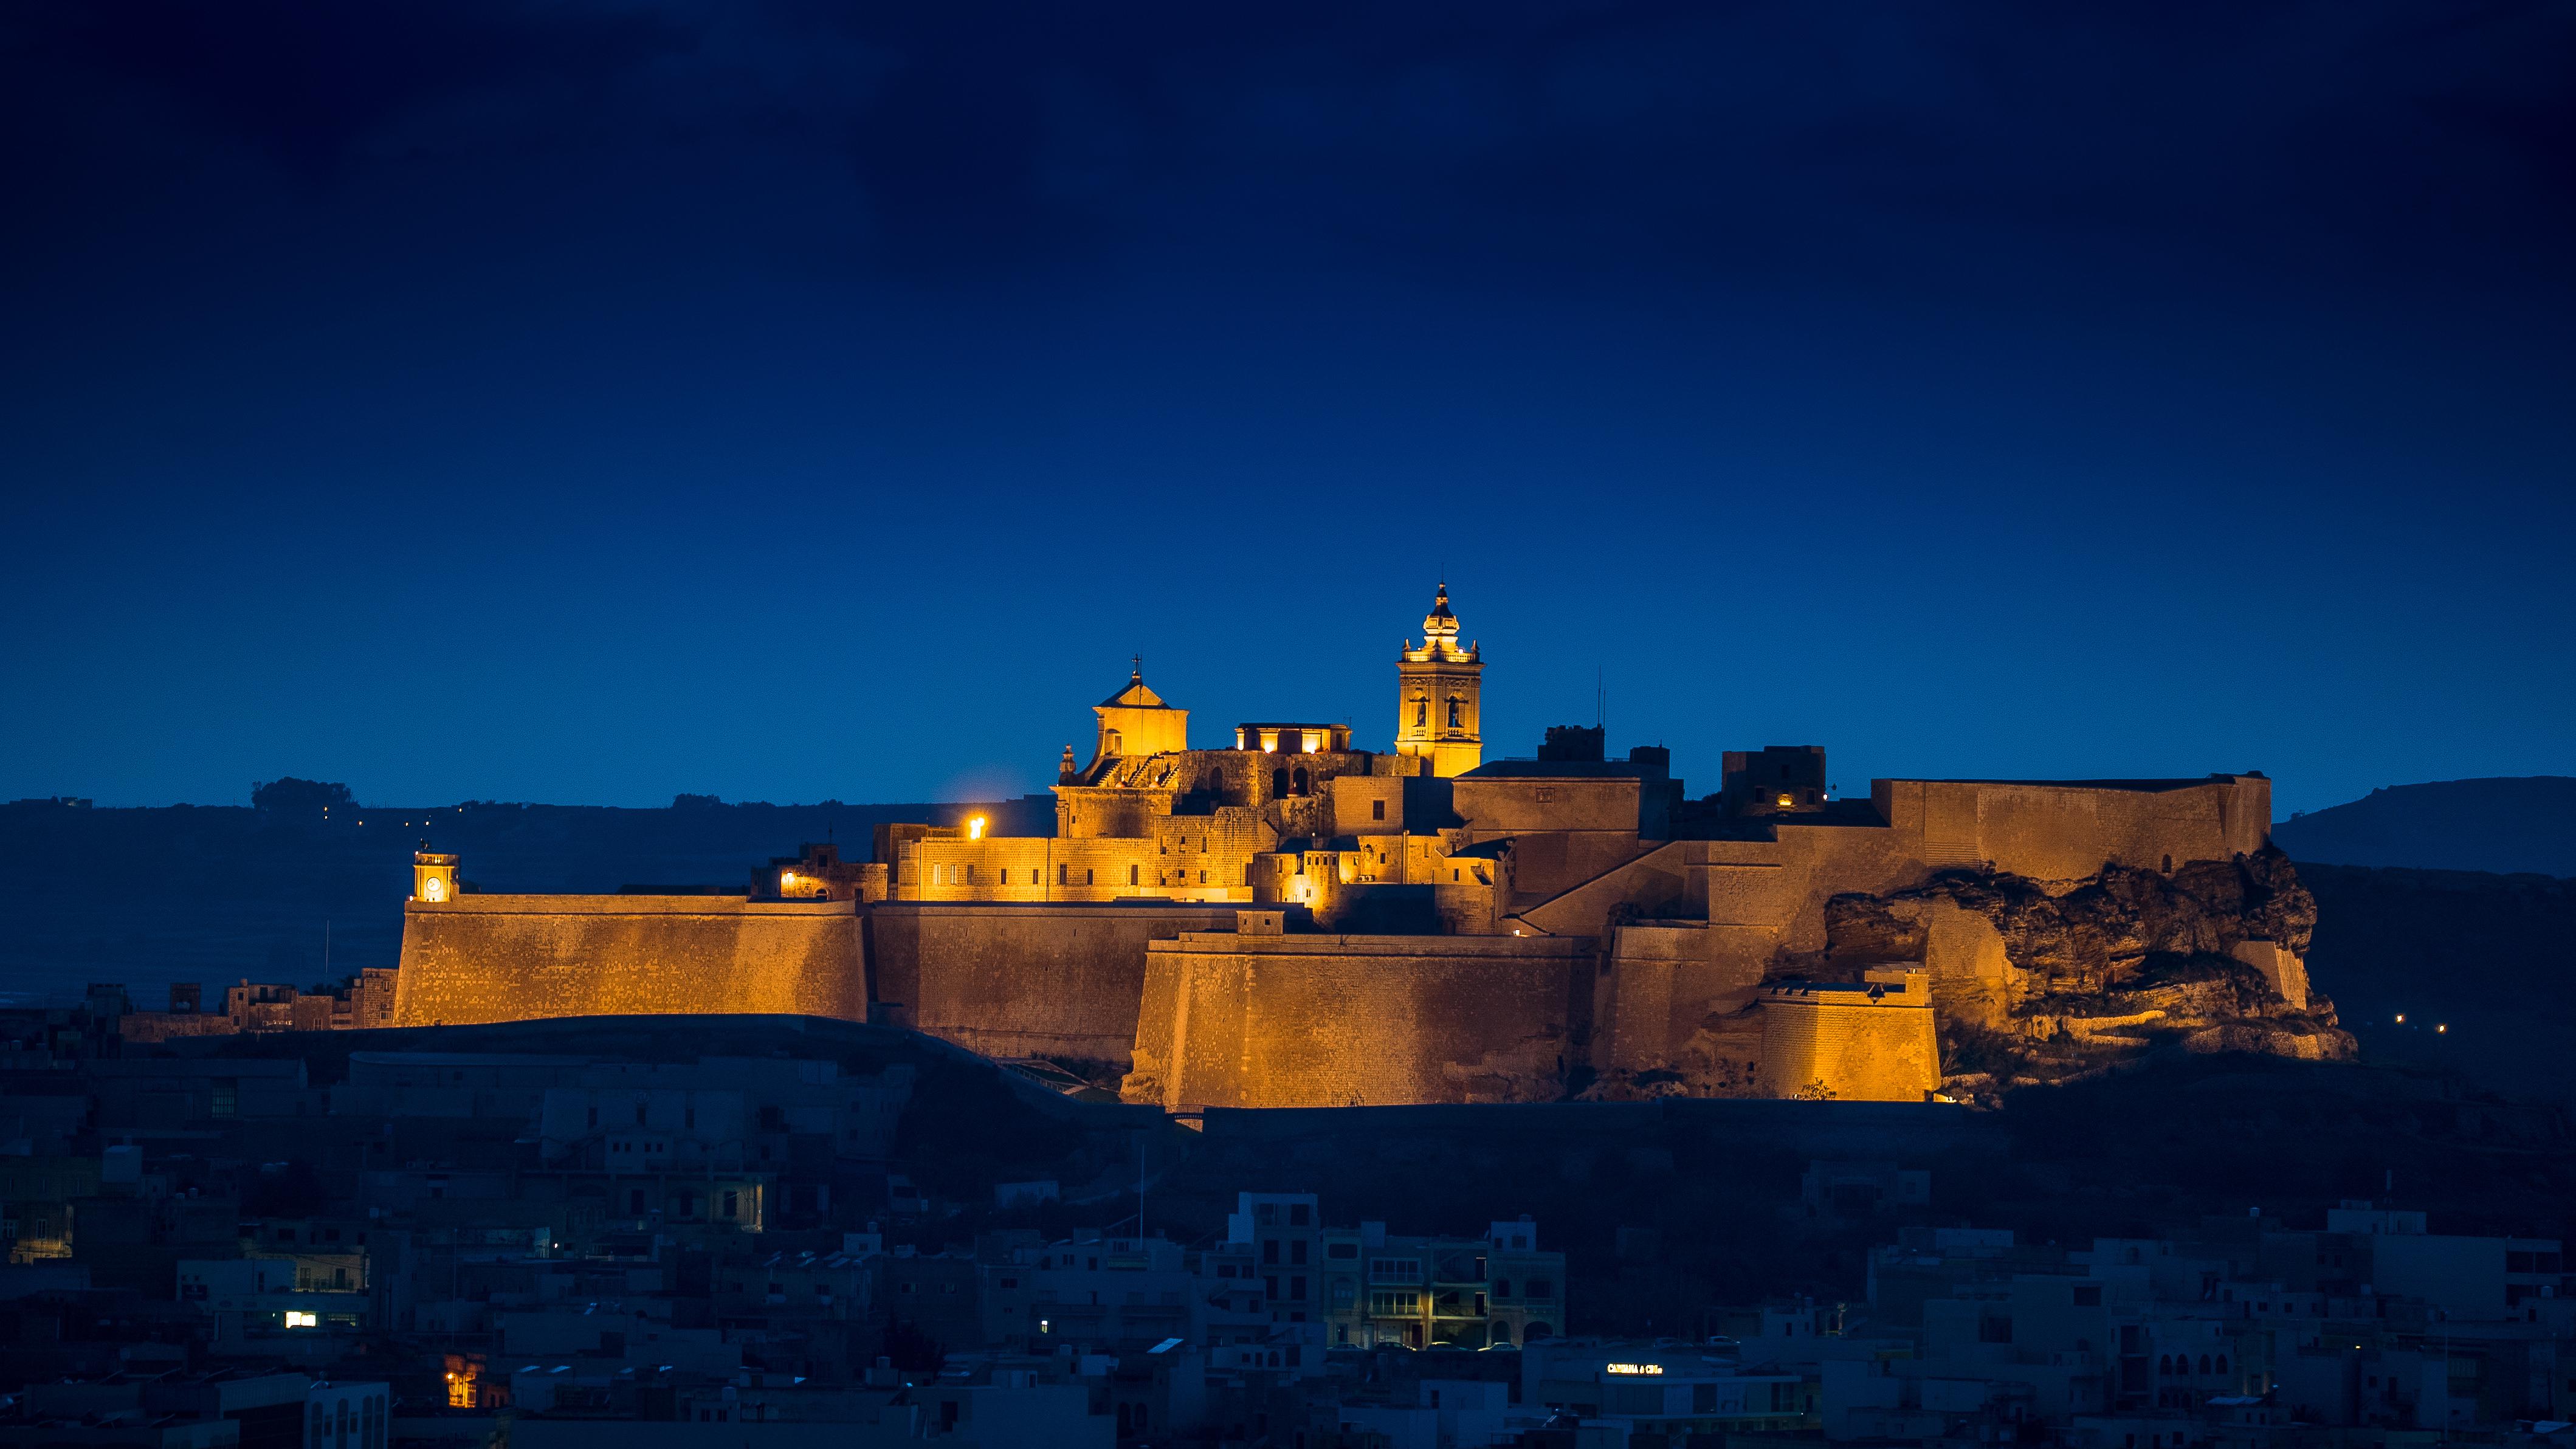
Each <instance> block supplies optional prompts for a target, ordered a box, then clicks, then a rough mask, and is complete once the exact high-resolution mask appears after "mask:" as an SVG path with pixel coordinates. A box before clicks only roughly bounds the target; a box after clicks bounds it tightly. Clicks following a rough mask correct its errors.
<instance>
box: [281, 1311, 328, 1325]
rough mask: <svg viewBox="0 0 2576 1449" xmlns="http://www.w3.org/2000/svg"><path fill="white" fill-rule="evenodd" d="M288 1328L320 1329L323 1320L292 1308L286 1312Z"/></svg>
mask: <svg viewBox="0 0 2576 1449" xmlns="http://www.w3.org/2000/svg"><path fill="white" fill-rule="evenodd" d="M286 1326H287V1327H289V1328H319V1327H321V1326H322V1320H321V1319H320V1318H319V1317H316V1316H315V1315H313V1314H310V1313H298V1312H296V1311H295V1310H294V1309H292V1308H290V1309H288V1310H286Z"/></svg>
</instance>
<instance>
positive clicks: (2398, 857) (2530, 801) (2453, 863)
mask: <svg viewBox="0 0 2576 1449" xmlns="http://www.w3.org/2000/svg"><path fill="white" fill-rule="evenodd" d="M2272 839H2273V840H2274V842H2276V843H2277V844H2279V846H2280V847H2281V848H2282V849H2283V850H2286V851H2288V852H2289V853H2290V858H2291V859H2292V860H2299V861H2318V862H2322V863H2325V864H2328V865H2369V866H2383V867H2385V866H2394V867H2400V868H2403V869H2408V870H2479V871H2491V872H2494V873H2496V874H2499V875H2513V874H2517V873H2522V872H2530V873H2534V874H2538V875H2555V876H2576V778H2570V777H2568V776H2565V775H2526V776H2522V777H2519V778H2511V779H2490V780H2441V781H2437V782H2435V783H2432V784H2428V785H2392V786H2389V787H2388V788H2386V789H2382V790H2373V791H2371V792H2370V794H2369V795H2367V796H2365V797H2364V798H2362V799H2359V800H2355V801H2353V802H2352V803H2351V804H2349V805H2337V806H2335V807H2333V808H2332V809H2328V810H2318V811H2314V812H2312V813H2310V814H2305V815H2299V816H2295V817H2293V818H2291V819H2289V820H2285V821H2282V822H2281V823H2280V824H2277V825H2275V826H2273V827H2272Z"/></svg>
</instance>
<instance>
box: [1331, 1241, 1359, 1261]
mask: <svg viewBox="0 0 2576 1449" xmlns="http://www.w3.org/2000/svg"><path fill="white" fill-rule="evenodd" d="M1359 1255H1360V1245H1359V1244H1357V1243H1326V1244H1325V1245H1324V1256H1325V1257H1327V1258H1356V1257H1358V1256H1359Z"/></svg>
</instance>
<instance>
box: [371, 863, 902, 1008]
mask: <svg viewBox="0 0 2576 1449" xmlns="http://www.w3.org/2000/svg"><path fill="white" fill-rule="evenodd" d="M866 982H867V973H866V967H865V964H864V962H863V961H862V959H861V955H860V946H859V931H858V917H857V914H856V912H855V911H854V909H853V908H852V906H851V904H850V903H849V902H847V901H751V900H745V899H743V898H741V897H738V896H643V895H637V896H518V895H460V896H457V897H455V898H454V899H451V900H443V901H423V900H414V901H412V902H410V903H409V904H408V905H406V906H405V907H404V909H403V944H402V970H401V974H400V975H399V977H398V978H397V984H396V988H395V995H394V1021H393V1024H394V1025H396V1026H436V1025H442V1024H445V1025H461V1024H465V1023H470V1022H487V1021H524V1020H530V1019H534V1018H538V1017H552V1016H619V1015H644V1014H651V1013H661V1012H705V1011H725V1012H759V1013H777V1014H793V1015H805V1016H838V1017H846V1018H849V1019H851V1020H856V1021H864V1020H866V1019H867V987H866Z"/></svg>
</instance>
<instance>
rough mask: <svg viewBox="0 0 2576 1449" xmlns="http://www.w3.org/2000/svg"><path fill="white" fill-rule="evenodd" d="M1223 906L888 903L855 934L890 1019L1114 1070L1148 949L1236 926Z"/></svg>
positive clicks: (979, 1044)
mask: <svg viewBox="0 0 2576 1449" xmlns="http://www.w3.org/2000/svg"><path fill="white" fill-rule="evenodd" d="M1234 915H1235V912H1234V910H1233V909H1232V908H1230V907H1223V906H1208V905H1191V904H1182V903H1177V902H1170V901H1129V902H1103V903H1098V904H1080V903H1074V904H1056V905H1046V904H1024V905H1014V904H994V903H977V902H911V901H889V902H885V903H882V904H878V905H873V906H870V907H868V908H867V912H866V918H865V923H864V930H865V934H866V939H867V946H868V960H869V965H870V967H871V969H872V970H873V972H874V985H875V993H876V999H877V1000H878V1001H879V1002H881V1003H888V1004H892V1005H895V1006H897V1007H898V1008H900V1009H899V1010H898V1012H897V1014H896V1017H897V1019H898V1020H905V1021H907V1022H908V1024H910V1025H912V1026H914V1027H916V1028H918V1029H919V1030H922V1031H926V1032H928V1033H930V1034H931V1035H933V1036H937V1037H944V1038H946V1039H947V1040H949V1041H953V1042H955V1043H957V1044H958V1045H959V1046H962V1047H966V1048H968V1049H970V1050H973V1051H979V1052H983V1053H985V1054H987V1055H990V1056H1006V1057H1007V1056H1046V1057H1063V1058H1072V1059H1077V1060H1082V1061H1094V1062H1102V1063H1106V1064H1108V1065H1109V1066H1110V1067H1112V1068H1114V1069H1116V1070H1120V1071H1124V1070H1125V1069H1126V1067H1127V1062H1128V1053H1129V1050H1130V1049H1131V1048H1132V1047H1133V1046H1134V1044H1135V1041H1136V1009H1137V1003H1138V1001H1139V1000H1141V999H1142V997H1143V993H1144V989H1145V961H1146V949H1147V945H1148V943H1150V942H1155V941H1168V940H1170V939H1172V938H1173V937H1175V936H1178V935H1180V934H1181V933H1182V932H1184V931H1207V930H1217V929H1222V928H1225V927H1228V926H1231V925H1232V924H1233V923H1234Z"/></svg>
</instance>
